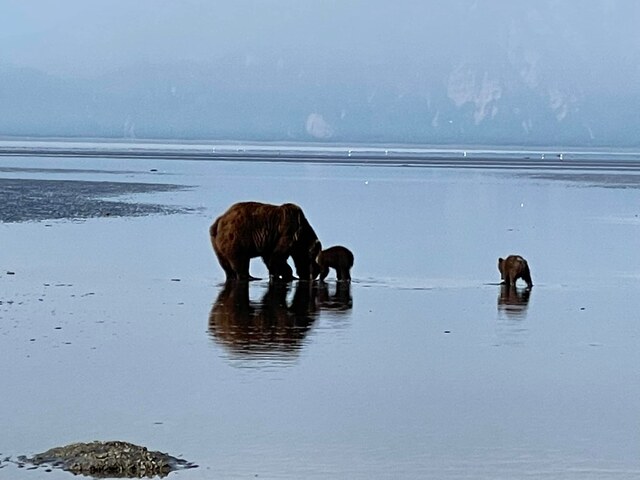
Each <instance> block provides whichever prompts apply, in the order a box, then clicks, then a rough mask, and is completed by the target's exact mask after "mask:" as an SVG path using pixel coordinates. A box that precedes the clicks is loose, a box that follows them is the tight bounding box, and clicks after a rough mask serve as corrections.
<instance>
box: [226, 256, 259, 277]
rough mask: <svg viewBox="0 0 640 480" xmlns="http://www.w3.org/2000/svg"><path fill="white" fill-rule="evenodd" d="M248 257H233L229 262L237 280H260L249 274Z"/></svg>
mask: <svg viewBox="0 0 640 480" xmlns="http://www.w3.org/2000/svg"><path fill="white" fill-rule="evenodd" d="M250 260H251V259H250V258H235V259H233V260H232V261H231V262H230V263H231V266H232V268H233V270H234V271H235V273H236V278H237V279H238V280H260V279H259V278H256V277H252V276H251V275H250V274H249V262H250Z"/></svg>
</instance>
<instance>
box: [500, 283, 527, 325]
mask: <svg viewBox="0 0 640 480" xmlns="http://www.w3.org/2000/svg"><path fill="white" fill-rule="evenodd" d="M530 296H531V289H530V288H522V289H518V288H516V287H510V286H509V284H505V285H501V286H500V295H499V296H498V311H502V312H504V313H506V314H507V315H509V316H514V317H523V316H524V315H526V313H527V306H528V305H529V298H530Z"/></svg>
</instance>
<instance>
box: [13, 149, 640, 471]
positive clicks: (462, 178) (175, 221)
mask: <svg viewBox="0 0 640 480" xmlns="http://www.w3.org/2000/svg"><path fill="white" fill-rule="evenodd" d="M638 175H640V170H639V169H635V168H633V166H631V168H629V169H626V170H625V171H611V172H609V171H606V170H603V169H602V167H601V166H600V167H598V170H597V171H591V170H588V169H587V170H580V171H577V172H574V171H572V170H558V169H556V168H546V169H544V170H535V169H531V168H528V169H526V170H519V169H517V168H510V169H508V170H501V169H496V168H486V167H481V166H479V167H478V168H464V169H458V168H434V167H433V166H431V167H420V166H412V167H406V166H404V167H403V166H400V165H398V166H393V165H385V166H366V165H357V164H353V165H333V164H321V163H314V164H307V163H295V162H291V163H274V162H267V161H265V162H209V161H169V160H155V159H135V158H132V159H127V158H117V159H114V158H111V159H99V158H92V159H77V158H63V157H58V158H44V157H43V158H40V157H29V156H20V157H10V156H7V157H2V158H0V185H3V183H2V182H5V183H6V182H8V181H11V184H12V185H16V184H17V185H19V184H21V183H22V184H23V186H26V185H34V184H35V183H36V182H47V185H49V186H50V187H51V188H53V193H51V194H50V196H56V195H57V194H56V193H55V188H57V187H59V190H58V194H59V195H63V194H65V193H67V192H68V189H67V188H66V187H65V183H64V182H69V181H76V182H80V183H82V182H106V183H104V185H107V184H111V183H120V184H121V185H119V186H118V185H116V186H115V187H117V188H116V190H115V192H116V193H118V188H121V189H122V190H120V191H119V196H116V197H113V196H112V193H113V192H114V191H110V192H103V191H94V192H93V193H92V195H88V196H87V195H85V194H82V195H75V196H71V197H65V198H66V200H65V203H70V204H71V205H73V204H74V202H76V203H77V205H76V206H77V207H81V208H79V210H78V209H76V210H78V211H83V212H93V213H91V214H87V215H83V216H74V214H73V211H74V208H69V209H68V210H65V212H67V213H65V214H64V215H58V216H49V218H43V217H40V216H38V217H32V216H30V213H29V210H30V209H31V208H33V207H34V206H36V207H37V206H38V205H42V200H41V199H40V198H36V199H35V201H34V202H31V203H30V202H28V201H25V202H22V201H21V202H19V203H16V205H14V206H12V208H17V209H18V210H19V209H20V208H23V209H24V211H23V212H22V217H20V218H17V219H14V220H12V219H11V218H7V217H5V216H3V217H2V218H3V223H1V224H0V239H1V243H0V245H1V248H0V361H1V364H2V365H3V370H2V376H1V377H0V386H1V389H0V392H1V393H0V399H1V401H0V432H2V433H0V476H2V477H3V478H4V476H6V477H7V478H14V479H18V480H22V479H40V478H47V479H57V478H60V479H62V478H71V477H70V474H69V473H67V472H64V471H61V470H55V469H54V470H53V471H51V472H46V471H45V470H44V469H42V468H39V469H35V470H28V469H27V467H23V468H19V466H18V465H16V463H15V462H14V461H15V459H17V458H18V457H19V456H20V455H26V456H27V457H30V456H32V455H34V454H35V453H37V452H43V451H46V450H48V449H50V448H53V447H56V446H62V445H66V444H69V443H73V442H91V441H94V440H101V441H108V440H122V441H127V442H132V443H135V444H138V445H144V446H145V447H147V448H149V449H150V450H159V451H163V452H171V454H172V455H176V457H178V458H185V459H188V460H189V461H192V462H194V463H196V464H198V465H199V467H198V468H194V469H189V470H184V471H180V472H177V473H172V474H170V476H176V477H177V476H179V477H181V478H185V479H210V478H228V479H240V478H255V477H256V476H257V478H263V479H292V480H293V479H332V480H333V479H367V480H368V479H372V478H376V479H377V478H380V479H416V478H438V479H463V478H465V479H467V478H474V479H475V478H486V479H514V478H527V479H542V478H545V479H548V478H562V479H581V480H582V479H627V478H637V477H638V476H639V475H640V459H638V455H637V454H638V450H639V449H640V436H638V426H639V424H640V413H638V399H639V398H640V378H639V377H638V371H637V365H638V364H639V363H640V349H639V348H638V342H640V321H639V320H640V319H639V318H638V312H639V311H640V296H639V295H638V291H639V289H640V250H639V249H638V248H637V246H638V239H639V238H640V200H639V199H640V180H639V178H638ZM56 181H58V183H56ZM125 183H131V184H136V185H139V184H147V185H151V184H155V185H162V184H165V185H172V186H174V187H166V188H165V187H157V188H156V187H153V188H152V187H148V188H145V189H142V190H139V189H137V188H139V187H136V189H137V190H136V189H134V190H130V189H128V188H129V187H126V186H125V185H124V184H125ZM52 185H53V186H52ZM66 185H68V184H66ZM74 185H80V184H79V183H76V184H74ZM91 185H95V184H91ZM182 187H188V188H182ZM37 191H38V189H36V191H35V192H36V193H37ZM40 191H41V190H40ZM5 193H6V192H5ZM34 194H35V193H34ZM106 195H109V196H108V197H106ZM105 200H106V201H114V202H118V204H120V202H122V203H125V204H131V205H155V206H160V207H161V208H160V207H159V210H158V211H147V212H145V214H144V215H139V216H131V215H130V214H128V210H127V208H125V207H121V208H122V209H121V210H118V211H119V212H120V214H118V215H108V216H105V215H103V214H102V213H101V212H103V211H104V209H102V208H103V206H102V204H101V203H97V204H96V203H91V205H93V206H95V205H98V206H99V207H100V208H93V206H91V205H90V202H102V201H105ZM241 200H258V201H264V202H271V203H283V202H295V203H297V204H299V205H300V206H301V207H302V208H303V209H304V211H305V214H306V215H307V217H308V219H309V220H310V222H311V223H312V225H313V227H314V229H315V230H316V232H317V234H318V236H319V237H320V239H321V240H322V242H323V244H324V245H325V246H331V245H335V244H342V245H345V246H347V247H349V248H350V249H351V250H352V251H353V252H354V254H355V265H354V267H353V270H352V275H353V281H352V282H351V284H350V285H349V286H344V285H337V284H336V283H335V281H334V275H333V274H332V275H330V277H329V279H328V282H327V284H326V285H311V286H310V285H307V284H301V283H296V282H294V283H293V284H292V285H290V286H289V287H282V286H274V285H269V283H268V282H267V281H256V282H252V283H251V284H249V285H244V286H235V287H233V288H230V287H225V286H224V285H223V280H224V274H223V271H222V269H221V268H220V267H219V265H218V264H217V262H216V260H215V258H214V255H213V253H212V251H211V246H210V243H209V238H208V234H207V230H208V227H209V224H210V223H211V221H212V220H213V218H215V217H216V216H217V215H218V214H220V213H221V212H223V211H224V210H225V209H226V208H227V207H228V206H229V205H231V204H232V203H234V202H236V201H241ZM54 204H55V202H54ZM5 208H6V207H4V206H2V207H0V209H3V210H4V209H5ZM61 208H62V207H61ZM65 208H67V207H66V206H65ZM136 208H137V207H135V208H134V207H132V209H133V212H135V211H139V210H136ZM101 209H102V210H101ZM54 210H55V208H54ZM69 212H70V213H69ZM158 213H161V214H158ZM45 217H46V215H45ZM510 253H518V254H521V255H523V256H525V257H526V258H527V259H528V260H529V264H530V267H531V271H532V276H533V283H534V287H533V289H532V290H531V292H525V291H522V290H518V291H516V292H505V291H503V290H502V289H501V287H500V286H499V285H497V282H498V281H499V273H498V270H497V259H498V257H500V256H502V257H504V256H505V255H508V254H510ZM251 273H252V274H253V275H255V276H259V277H263V278H264V277H265V275H266V270H265V269H264V267H263V266H262V265H261V264H260V261H259V260H257V259H256V260H254V261H253V263H252V267H251ZM229 299H233V301H229ZM7 458H8V460H5V459H7Z"/></svg>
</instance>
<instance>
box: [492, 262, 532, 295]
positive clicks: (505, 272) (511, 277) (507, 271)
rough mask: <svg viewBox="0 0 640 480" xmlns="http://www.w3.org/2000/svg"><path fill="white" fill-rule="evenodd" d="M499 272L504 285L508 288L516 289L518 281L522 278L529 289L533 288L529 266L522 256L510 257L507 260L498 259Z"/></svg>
mask: <svg viewBox="0 0 640 480" xmlns="http://www.w3.org/2000/svg"><path fill="white" fill-rule="evenodd" d="M498 270H499V271H500V275H501V278H502V283H504V284H505V285H506V286H507V287H515V286H516V281H517V280H518V279H519V278H521V279H522V280H524V281H525V282H527V288H531V287H533V282H532V281H531V272H530V271H529V264H528V263H527V261H526V260H525V259H524V258H522V257H521V256H520V255H509V256H508V257H507V258H499V259H498Z"/></svg>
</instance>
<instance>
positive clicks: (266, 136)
mask: <svg viewBox="0 0 640 480" xmlns="http://www.w3.org/2000/svg"><path fill="white" fill-rule="evenodd" d="M638 20H640V4H639V3H638V2H636V1H635V0H592V1H589V2H584V3H576V2H569V1H559V0H556V1H551V0H546V1H537V2H531V1H521V0H487V1H471V0H453V1H448V2H435V1H432V2H425V1H396V2H387V1H375V0H374V1H371V0H370V1H360V0H341V1H339V0H326V1H319V2H304V1H300V0H298V1H294V0H280V1H267V0H252V1H237V0H234V1H225V0H222V1H216V2H209V1H196V0H191V1H181V2H170V1H164V0H156V1H152V0H136V1H135V2H131V1H120V0H113V1H89V2H88V1H80V0H67V1H65V2H63V3H59V2H49V1H29V2H24V1H13V0H5V1H3V2H2V3H1V4H0V40H1V41H2V45H3V49H2V55H1V56H0V79H2V80H3V82H2V84H3V85H4V87H0V88H2V90H4V95H3V96H0V108H3V111H4V112H5V118H4V119H3V120H2V121H0V135H44V136H47V135H56V136H109V137H122V136H129V137H152V138H153V137H155V138H160V137H165V138H236V139H248V140H250V139H262V140H300V141H305V140H323V141H369V142H394V141H400V142H417V143H451V142H453V143H525V144H526V143H538V144H539V143H547V142H551V143H568V144H577V145H580V144H590V143H591V144H603V145H634V144H635V143H636V140H635V125H634V123H635V124H638V122H637V121H638V120H639V119H640V118H639V117H638V115H639V114H638V113H636V112H635V110H636V108H631V107H632V106H633V105H637V104H638V100H640V34H639V33H638V31H637V24H638ZM24 67H28V68H27V69H25V68H24ZM3 97H4V98H3ZM3 104H4V105H3ZM7 115H8V117H7ZM52 115H56V116H57V120H56V121H55V122H51V121H50V119H51V116H52Z"/></svg>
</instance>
